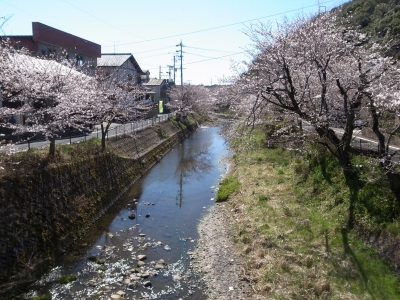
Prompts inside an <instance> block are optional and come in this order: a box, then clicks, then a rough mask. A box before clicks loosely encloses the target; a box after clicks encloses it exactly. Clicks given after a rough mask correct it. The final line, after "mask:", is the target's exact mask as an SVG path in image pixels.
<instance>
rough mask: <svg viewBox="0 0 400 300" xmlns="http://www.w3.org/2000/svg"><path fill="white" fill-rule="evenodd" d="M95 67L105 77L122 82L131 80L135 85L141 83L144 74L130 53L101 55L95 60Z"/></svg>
mask: <svg viewBox="0 0 400 300" xmlns="http://www.w3.org/2000/svg"><path fill="white" fill-rule="evenodd" d="M97 67H98V69H100V70H102V71H103V72H104V73H105V74H107V75H111V76H112V77H117V78H118V79H120V80H122V81H128V80H129V81H130V80H133V81H135V82H136V83H137V84H140V83H141V76H142V75H143V74H144V73H143V71H142V69H141V68H140V66H139V64H138V63H137V61H136V59H135V58H134V57H133V55H132V54H131V53H102V54H101V57H99V58H97Z"/></svg>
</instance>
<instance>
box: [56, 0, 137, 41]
mask: <svg viewBox="0 0 400 300" xmlns="http://www.w3.org/2000/svg"><path fill="white" fill-rule="evenodd" d="M62 1H64V2H65V3H67V4H69V5H71V6H72V7H74V8H76V9H77V10H79V11H81V12H83V13H85V14H87V15H88V16H91V17H92V18H95V19H96V20H98V21H100V22H103V23H105V24H107V25H109V26H111V27H113V28H115V29H118V30H120V31H122V32H125V33H128V34H129V35H132V36H134V37H137V38H142V37H140V36H137V35H134V34H132V33H131V32H128V31H126V30H124V29H121V28H119V27H117V26H114V25H113V24H111V23H109V22H107V21H104V20H103V19H100V18H99V17H96V16H95V15H92V14H91V13H89V12H87V11H85V10H83V9H81V8H80V7H78V6H76V5H74V4H72V3H70V2H68V1H67V0H62ZM113 46H114V47H115V46H119V45H118V44H116V45H113Z"/></svg>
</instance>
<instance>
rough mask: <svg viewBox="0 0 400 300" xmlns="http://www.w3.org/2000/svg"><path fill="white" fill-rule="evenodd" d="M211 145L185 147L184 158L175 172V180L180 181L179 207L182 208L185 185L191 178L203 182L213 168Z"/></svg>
mask: <svg viewBox="0 0 400 300" xmlns="http://www.w3.org/2000/svg"><path fill="white" fill-rule="evenodd" d="M210 146H211V143H209V142H208V143H204V144H202V145H199V146H197V147H196V148H193V147H189V148H187V149H186V148H185V147H183V153H182V158H181V160H180V162H179V164H178V166H177V168H176V170H175V178H177V179H178V184H179V191H178V195H177V197H176V200H177V203H176V204H177V205H178V206H179V207H182V200H183V185H184V183H187V182H188V181H189V180H190V179H191V178H193V177H194V178H195V179H197V180H201V179H202V178H203V177H204V176H205V175H206V174H208V173H209V172H210V170H211V168H212V167H213V165H212V159H211V152H210Z"/></svg>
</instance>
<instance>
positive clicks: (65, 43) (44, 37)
mask: <svg viewBox="0 0 400 300" xmlns="http://www.w3.org/2000/svg"><path fill="white" fill-rule="evenodd" d="M2 38H3V39H4V38H9V39H10V40H11V44H12V45H13V47H14V48H15V49H22V48H25V49H27V50H28V51H29V52H31V53H33V54H34V55H38V56H43V55H55V57H56V58H57V59H58V60H64V59H65V58H68V59H75V60H76V63H77V64H78V65H86V66H88V67H92V68H94V67H96V65H97V58H98V57H101V46H100V45H98V44H96V43H93V42H91V41H88V40H85V39H83V38H80V37H77V36H75V35H72V34H69V33H67V32H64V31H61V30H58V29H55V28H53V27H50V26H47V25H44V24H42V23H39V22H32V35H19V36H15V35H14V36H3V37H2Z"/></svg>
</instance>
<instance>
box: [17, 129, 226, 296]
mask: <svg viewBox="0 0 400 300" xmlns="http://www.w3.org/2000/svg"><path fill="white" fill-rule="evenodd" d="M219 132H220V129H219V128H218V127H211V128H200V129H199V130H197V131H196V132H195V133H193V134H192V136H191V137H190V138H189V139H187V140H185V141H184V143H182V144H181V145H178V146H177V147H175V148H174V149H172V150H171V151H170V152H169V153H168V154H167V155H166V156H165V157H164V158H163V159H162V160H161V161H160V162H159V163H158V164H157V165H156V166H154V168H153V169H152V170H150V171H149V172H148V173H147V174H145V175H144V176H143V178H142V179H141V180H139V181H138V182H137V183H135V184H134V185H133V186H132V187H131V189H130V190H129V191H128V192H127V193H126V195H125V197H124V198H123V199H121V200H120V201H118V202H117V203H116V204H115V205H114V206H113V207H111V209H110V210H109V211H108V212H107V214H106V215H105V216H103V217H102V218H101V219H100V220H99V222H98V223H97V224H96V225H95V226H93V228H91V230H90V231H89V232H88V233H87V235H86V236H85V237H84V238H83V240H81V243H80V245H77V247H76V248H75V249H72V250H71V252H70V256H69V257H67V259H66V260H65V261H64V263H63V264H62V265H61V266H59V267H57V268H55V269H54V270H53V271H52V272H50V273H49V274H48V275H47V276H44V277H43V278H42V279H41V280H39V281H38V282H37V283H36V285H35V286H33V287H32V290H31V292H30V293H28V294H27V295H25V296H26V297H24V299H31V298H32V297H33V296H36V295H38V292H39V293H41V292H43V293H50V294H52V299H53V300H56V299H63V300H64V299H85V300H87V299H101V300H103V299H104V300H106V299H110V298H113V299H114V298H115V299H120V298H125V299H163V300H169V299H171V300H172V299H179V298H182V299H188V298H190V299H192V300H202V299H205V298H206V297H205V295H204V294H203V293H202V286H201V282H200V281H199V280H198V277H197V275H196V274H193V273H192V270H191V268H190V267H189V264H190V260H191V259H190V256H189V255H188V252H191V251H193V250H194V247H195V245H196V239H197V222H198V220H199V219H200V218H201V215H202V214H203V213H204V212H205V211H206V210H207V209H208V208H209V207H210V206H211V205H213V201H210V199H212V198H213V197H214V196H215V192H216V190H215V187H216V186H218V181H219V180H220V178H221V176H222V174H223V173H225V168H226V166H225V165H224V164H223V158H224V157H226V156H227V155H229V152H228V150H227V145H226V144H225V140H224V139H223V138H222V137H221V136H220V135H219ZM132 214H134V215H135V218H130V216H132ZM142 255H146V257H147V258H146V259H141V256H142ZM66 275H76V276H77V280H75V281H73V282H71V283H69V284H67V285H63V284H60V283H58V281H57V279H58V278H59V277H60V276H66ZM118 295H120V296H121V297H119V296H118Z"/></svg>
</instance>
